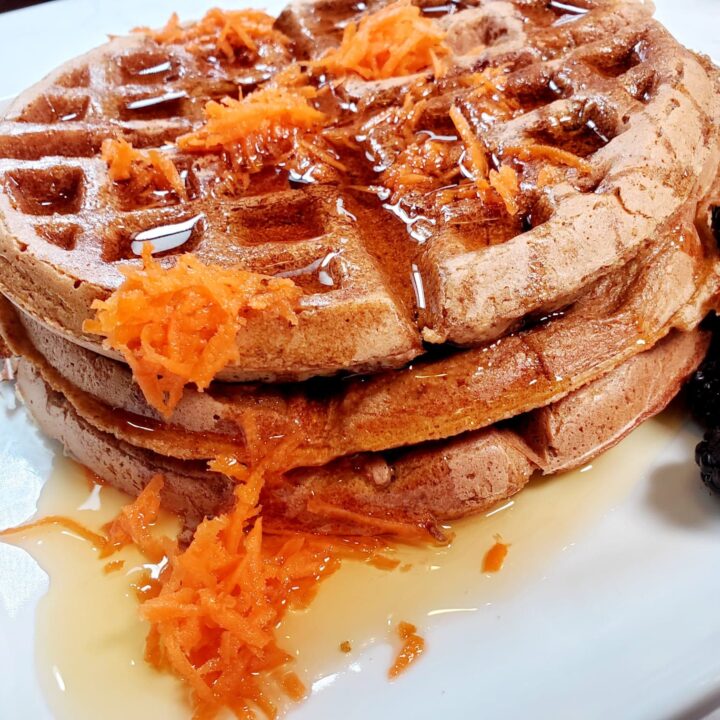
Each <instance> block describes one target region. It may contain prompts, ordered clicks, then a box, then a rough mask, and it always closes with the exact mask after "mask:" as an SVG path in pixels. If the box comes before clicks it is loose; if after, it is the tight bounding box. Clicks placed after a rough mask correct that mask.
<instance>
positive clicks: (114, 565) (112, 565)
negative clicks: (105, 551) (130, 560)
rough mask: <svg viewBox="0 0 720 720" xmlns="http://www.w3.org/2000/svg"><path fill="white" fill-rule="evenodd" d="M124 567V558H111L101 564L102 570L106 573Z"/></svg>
mask: <svg viewBox="0 0 720 720" xmlns="http://www.w3.org/2000/svg"><path fill="white" fill-rule="evenodd" d="M124 567H125V561H124V560H111V561H110V562H109V563H105V565H104V566H103V572H104V573H105V574H106V575H109V574H110V573H113V572H117V571H118V570H122V569H123V568H124Z"/></svg>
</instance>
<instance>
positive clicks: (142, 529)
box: [100, 475, 168, 562]
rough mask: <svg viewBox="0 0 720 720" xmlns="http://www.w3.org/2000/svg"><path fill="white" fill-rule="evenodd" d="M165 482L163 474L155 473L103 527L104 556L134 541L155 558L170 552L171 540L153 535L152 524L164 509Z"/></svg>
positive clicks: (159, 558)
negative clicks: (105, 541)
mask: <svg viewBox="0 0 720 720" xmlns="http://www.w3.org/2000/svg"><path fill="white" fill-rule="evenodd" d="M164 483H165V481H164V479H163V476H162V475H155V476H154V477H153V478H152V479H151V480H150V482H149V483H148V484H147V485H146V486H145V488H144V489H143V491H142V492H141V493H140V495H138V497H137V499H136V500H135V501H134V502H133V503H131V504H130V505H126V506H125V507H124V508H123V509H122V510H121V511H120V513H119V515H118V516H117V517H116V518H115V519H114V520H113V521H112V522H109V523H108V524H107V525H105V526H104V527H103V530H104V531H105V534H106V535H107V539H108V544H107V545H106V547H105V548H104V549H103V551H102V552H101V553H100V557H107V556H108V555H112V554H113V553H114V552H115V551H116V550H119V549H120V548H122V547H125V546H126V545H129V544H130V543H132V544H134V545H136V546H137V547H138V548H139V549H140V551H141V552H142V553H143V554H144V555H146V556H147V557H148V558H149V559H150V560H152V562H160V560H162V558H163V557H164V556H165V555H166V554H167V552H168V547H167V543H166V542H163V541H160V540H158V539H157V538H156V537H155V535H153V533H152V527H153V525H154V524H155V522H156V521H157V518H158V513H159V512H160V493H161V491H162V488H163V485H164Z"/></svg>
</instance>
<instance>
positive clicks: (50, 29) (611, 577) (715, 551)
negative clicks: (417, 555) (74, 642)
mask: <svg viewBox="0 0 720 720" xmlns="http://www.w3.org/2000/svg"><path fill="white" fill-rule="evenodd" d="M214 4H215V2H211V1H208V2H204V1H203V0H153V2H148V0H123V1H122V2H112V3H111V2H107V0H57V1H56V2H52V3H49V4H47V5H43V6H39V7H36V8H32V9H29V10H25V11H19V12H16V13H10V14H7V15H0V38H2V42H0V66H1V67H3V68H4V72H3V74H2V76H1V77H0V97H1V96H11V95H13V94H15V93H17V92H18V91H19V90H21V89H22V88H23V87H25V86H27V85H28V84H30V83H31V82H33V81H34V80H36V79H38V78H39V77H40V76H41V75H42V74H43V73H44V72H46V71H48V70H50V69H52V68H53V67H54V66H55V65H57V64H59V63H60V62H62V61H63V60H65V59H67V58H69V57H72V56H73V55H76V54H78V53H80V52H82V51H84V50H86V49H89V48H90V47H92V46H94V45H96V44H97V43H99V42H101V41H102V39H103V37H104V35H105V34H107V33H110V32H116V33H118V32H123V31H125V30H127V29H129V28H130V27H132V26H134V25H138V24H148V25H158V24H160V23H161V22H163V21H164V20H165V19H166V17H167V16H168V14H169V12H171V11H172V10H178V11H179V12H180V14H181V15H182V16H186V17H192V16H197V15H198V14H200V13H201V12H202V11H204V9H205V8H207V7H209V6H211V5H214ZM657 5H658V14H659V16H660V18H661V19H662V20H663V21H664V22H665V23H666V24H667V25H668V26H669V27H670V28H671V29H673V30H674V31H675V32H676V34H677V35H678V37H679V38H680V39H681V40H682V41H683V42H685V43H686V44H688V45H689V46H691V47H693V48H695V49H698V50H702V51H705V52H707V53H709V54H711V55H713V56H714V57H715V58H716V59H720V41H719V40H718V38H720V33H719V32H718V28H720V1H719V0H686V1H685V2H684V3H682V4H681V5H680V4H678V3H676V1H675V0H658V2H657ZM268 6H269V7H268V9H269V10H270V11H277V10H278V9H279V5H278V4H276V3H268ZM0 393H1V394H0V402H1V403H2V406H3V407H2V408H0V527H4V526H6V525H10V524H14V523H17V522H20V521H22V520H24V519H26V518H28V517H29V516H30V515H32V514H33V512H34V510H35V503H36V500H37V497H38V494H39V492H40V490H41V488H42V486H43V483H44V482H45V480H46V479H47V477H48V476H49V474H50V471H51V467H52V465H53V460H54V456H55V452H56V447H55V446H54V445H52V444H50V443H48V442H47V441H45V440H43V439H42V438H41V437H40V436H39V435H38V433H37V432H36V431H35V430H34V429H33V427H32V425H31V424H30V423H29V422H28V420H27V418H26V416H25V412H24V410H23V409H22V408H19V409H15V410H12V409H10V406H11V405H12V396H11V393H10V392H9V389H8V388H7V387H4V388H2V390H1V391H0ZM673 427H675V426H674V425H673V424H672V421H671V420H665V421H656V422H655V423H654V424H652V425H650V426H648V427H646V428H642V429H641V430H640V431H638V432H639V434H637V435H636V436H635V437H634V439H633V438H631V439H630V440H629V441H626V443H625V444H624V445H623V446H621V448H619V449H618V450H617V451H613V453H612V454H611V455H610V456H609V457H607V458H606V459H604V460H603V461H601V462H600V463H597V464H596V467H595V468H594V469H593V471H592V472H589V473H587V474H585V475H582V474H575V475H574V476H573V477H570V478H559V479H556V480H553V481H552V484H546V485H545V486H540V487H538V488H536V489H535V490H531V491H529V492H528V493H527V494H525V493H523V495H522V496H521V499H520V501H519V502H518V505H517V507H515V508H513V509H512V511H511V512H510V513H508V516H507V517H508V520H507V521H505V520H504V519H503V517H502V516H501V517H500V518H499V519H497V518H493V519H492V521H490V520H482V519H481V520H479V521H476V523H475V525H474V528H475V529H474V530H473V532H475V533H476V534H475V535H472V534H470V535H465V536H463V535H462V534H461V535H460V538H461V540H462V538H463V537H465V540H464V541H461V540H459V542H458V545H457V546H456V548H454V549H453V550H451V552H455V553H456V554H459V555H462V554H465V556H468V555H470V556H471V557H472V553H473V552H474V553H475V554H476V556H477V558H478V563H479V558H481V557H482V552H483V551H484V549H485V547H486V546H485V545H482V546H479V547H472V546H471V545H470V544H469V541H468V538H477V537H482V533H480V534H478V533H477V529H478V527H479V528H486V527H487V528H488V533H489V528H490V527H493V528H500V529H501V530H503V532H505V531H507V532H508V533H509V534H510V535H509V536H508V537H507V538H506V539H508V540H509V541H510V542H512V543H513V546H512V547H511V551H510V555H509V558H508V563H507V567H506V568H505V569H504V570H503V571H502V573H500V575H498V576H496V577H495V578H492V579H489V578H487V577H482V576H481V574H480V573H479V572H477V573H475V572H474V571H472V572H471V571H470V570H468V573H467V577H466V578H464V579H463V582H462V583H460V585H458V580H457V577H456V578H455V580H454V581H453V582H454V583H455V587H453V588H450V587H449V586H450V585H451V584H452V583H451V582H450V581H449V580H448V579H447V578H449V577H450V576H449V575H447V574H446V575H443V573H442V569H441V568H440V570H441V571H440V572H437V573H435V575H433V573H432V572H428V577H429V578H430V580H429V582H430V583H434V585H432V592H433V593H436V594H437V593H438V592H440V590H442V587H439V586H441V585H443V583H447V584H448V597H447V600H448V601H450V600H458V601H459V602H458V603H457V606H454V607H446V605H447V603H445V605H444V606H443V610H444V611H445V612H444V613H443V614H440V613H435V614H434V615H432V616H430V617H428V616H427V612H424V613H422V614H421V615H422V616H421V617H419V618H414V619H416V620H418V621H419V624H420V625H421V627H422V630H423V632H424V634H425V636H426V638H427V641H428V652H427V653H426V655H425V656H424V657H423V658H422V660H421V661H420V662H419V663H418V664H417V665H416V666H415V667H414V668H413V669H412V670H411V671H410V672H409V673H408V674H407V675H406V676H404V677H403V678H401V680H400V681H398V682H396V683H394V684H389V683H388V682H387V681H386V679H385V670H386V668H387V666H388V664H389V662H390V658H391V649H390V647H389V646H387V645H386V644H384V643H381V642H380V643H376V644H374V645H368V647H366V648H365V649H364V650H362V651H361V652H359V653H358V655H357V656H356V657H353V658H352V662H343V661H341V659H340V658H338V662H337V668H338V672H337V673H336V674H329V675H327V676H326V677H325V679H323V680H321V681H319V682H317V683H316V684H315V686H314V693H313V696H312V697H311V699H310V700H309V701H308V702H307V703H305V704H304V705H302V706H299V707H298V708H296V709H295V710H294V712H293V713H292V715H291V717H292V718H294V720H309V719H310V718H312V719H313V720H324V719H325V718H328V719H330V718H333V719H334V718H337V717H338V716H340V715H342V717H344V718H345V719H346V720H352V719H358V720H359V719H360V718H363V719H364V718H367V717H378V718H405V717H412V718H420V719H423V718H436V717H438V716H441V717H453V718H469V717H476V716H480V717H483V718H486V719H492V718H503V719H504V718H525V717H533V718H541V719H542V718H548V719H550V718H552V719H553V720H559V719H562V718H568V719H572V720H577V719H578V718H582V719H583V720H584V719H586V718H587V719H592V718H598V719H600V718H602V719H603V720H605V719H606V718H632V719H635V718H637V719H645V718H647V720H657V719H658V718H680V717H682V718H688V719H691V718H700V717H703V716H705V715H706V714H707V713H708V712H710V711H712V710H713V709H714V708H716V707H718V706H720V609H719V607H720V606H719V604H718V598H720V573H719V572H718V558H719V557H720V503H718V501H717V500H716V499H715V498H712V497H710V496H709V494H708V493H707V492H706V491H705V490H704V488H703V487H702V485H701V483H700V481H699V479H698V476H697V470H696V468H695V466H694V464H693V462H692V454H693V448H694V445H695V443H696V442H697V437H698V433H697V430H696V429H695V428H693V427H692V426H691V425H689V424H686V425H685V426H683V427H681V428H679V429H678V428H677V427H675V429H673ZM643 453H648V456H647V457H645V456H644V455H643ZM562 483H565V484H564V485H563V484H562ZM573 503H574V504H573ZM520 512H522V513H524V514H522V515H518V513H520ZM512 513H515V515H514V516H513V515H512ZM513 517H515V518H516V519H515V520H513ZM517 518H522V523H518V521H517ZM491 522H492V524H491ZM477 523H486V525H478V524H477ZM503 523H505V524H503ZM520 525H522V527H520ZM490 537H491V535H488V539H489V538H490ZM468 567H469V568H470V567H471V565H468ZM431 570H432V567H428V571H431ZM338 577H339V576H338ZM330 582H331V583H332V582H334V580H331V581H330ZM339 582H340V581H339V580H338V583H339ZM372 582H373V584H372V586H370V587H368V586H367V585H358V587H357V588H355V589H354V591H353V592H352V593H350V596H349V597H350V605H352V603H353V601H354V603H355V605H354V606H352V607H349V608H348V610H349V612H350V613H352V612H355V608H357V607H361V606H363V605H364V604H372V603H373V602H375V603H377V598H378V596H383V593H386V596H385V597H384V600H385V601H386V602H387V606H388V610H389V611H390V612H392V611H393V610H395V619H399V618H398V613H399V612H400V610H399V608H400V607H401V601H400V598H397V597H395V596H393V594H392V592H390V590H388V588H389V587H392V583H390V582H389V581H388V582H387V583H385V582H384V581H382V580H381V579H380V580H378V579H375V580H373V581H372ZM336 584H337V583H336ZM428 588H430V586H428ZM46 589H47V578H46V576H45V574H44V572H43V571H42V570H41V569H40V568H39V567H38V565H37V564H36V563H35V561H34V560H32V558H31V557H30V556H29V555H28V554H27V553H25V551H23V550H21V549H18V548H15V547H12V546H8V545H1V544H0V718H2V720H6V719H7V720H16V719H17V720H24V719H25V718H27V719H28V720H47V719H48V718H51V717H52V711H51V710H50V709H49V707H48V705H47V702H46V699H45V697H44V695H43V692H42V691H41V689H40V683H39V681H38V675H39V674H43V673H44V674H45V675H47V674H48V672H49V673H52V672H53V668H42V669H38V667H37V666H36V658H35V656H36V654H37V652H36V650H37V648H41V647H42V646H43V642H44V639H43V638H37V642H36V639H35V638H34V635H35V613H36V609H37V604H38V601H39V600H40V598H41V597H42V596H43V595H44V593H45V592H46ZM336 590H337V588H335V589H331V588H329V589H328V591H327V594H328V596H331V595H332V593H333V592H336ZM323 592H325V591H324V590H323ZM337 592H340V591H339V590H338V591H337ZM428 593H429V594H430V590H428ZM323 597H325V596H323ZM320 600H322V597H321V598H320ZM407 600H408V598H407V597H406V598H404V599H403V602H405V603H407ZM422 604H423V603H422V602H417V603H416V605H417V606H418V607H420V606H422ZM472 608H479V609H478V610H477V611H474V612H470V610H471V609H472ZM450 610H456V611H458V612H454V613H451V612H449V611H450ZM460 611H462V612H460ZM308 617H316V616H308ZM66 620H67V621H68V622H70V621H71V618H69V617H68V618H66ZM58 622H59V623H63V618H58ZM45 629H46V630H47V626H45ZM60 630H62V628H60V627H57V628H55V629H54V628H52V627H51V628H50V629H49V632H50V633H53V634H54V633H56V632H60ZM318 635H319V636H321V635H322V628H321V627H318ZM87 652H88V653H91V652H92V650H91V649H90V648H88V649H87ZM102 662H103V661H102V657H101V656H100V655H98V659H97V664H98V665H99V667H97V668H96V670H97V678H98V680H97V682H98V684H99V687H100V691H101V692H102V689H103V687H104V686H103V683H105V684H106V685H108V687H109V686H110V685H112V682H113V678H112V677H108V676H107V674H104V673H103V667H102ZM57 676H58V677H60V672H59V670H58V673H57ZM72 690H73V688H72V687H68V688H67V692H71V691H72ZM138 692H139V691H138ZM111 696H112V694H111V693H110V691H109V690H108V697H111ZM113 702H115V701H113ZM129 702H130V700H129V699H128V703H129ZM120 704H121V705H122V703H120ZM55 707H57V706H56V705H55V704H53V708H55ZM111 710H112V713H111V712H110V711H111ZM108 715H112V716H113V717H115V716H118V715H119V716H122V707H120V708H118V707H113V708H110V707H109V708H108ZM161 715H162V713H160V714H153V715H147V716H143V715H142V714H140V715H138V714H133V720H145V717H147V719H148V720H149V718H150V717H158V716H161ZM95 717H97V716H96V715H93V714H92V713H90V711H88V712H87V713H85V714H83V713H78V714H76V715H75V717H74V718H73V720H86V719H87V720H90V719H91V718H93V719H94V718H95Z"/></svg>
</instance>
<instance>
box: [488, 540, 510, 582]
mask: <svg viewBox="0 0 720 720" xmlns="http://www.w3.org/2000/svg"><path fill="white" fill-rule="evenodd" d="M508 547H509V546H508V545H506V544H505V543H504V542H503V541H502V538H501V537H500V536H499V535H496V536H495V544H494V545H493V546H492V547H491V548H490V549H489V550H488V551H487V552H486V553H485V557H484V558H483V568H482V570H483V572H485V573H496V572H499V571H500V570H502V567H503V564H504V563H505V558H506V557H507V554H508Z"/></svg>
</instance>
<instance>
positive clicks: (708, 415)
mask: <svg viewBox="0 0 720 720" xmlns="http://www.w3.org/2000/svg"><path fill="white" fill-rule="evenodd" d="M687 387H688V398H689V401H690V409H691V410H692V414H693V416H694V417H695V419H696V420H697V421H698V422H699V423H700V424H701V425H702V426H703V427H706V428H708V427H716V426H720V359H717V355H714V353H712V352H711V354H710V355H708V357H707V358H706V359H705V362H703V364H702V365H701V366H700V367H699V368H698V370H697V371H696V372H695V374H694V375H693V376H692V377H691V378H690V380H689V382H688V385H687Z"/></svg>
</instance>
